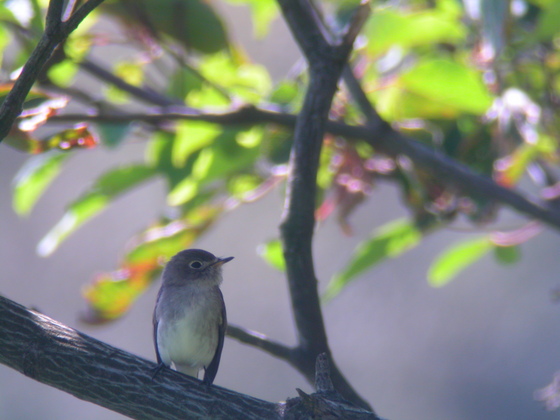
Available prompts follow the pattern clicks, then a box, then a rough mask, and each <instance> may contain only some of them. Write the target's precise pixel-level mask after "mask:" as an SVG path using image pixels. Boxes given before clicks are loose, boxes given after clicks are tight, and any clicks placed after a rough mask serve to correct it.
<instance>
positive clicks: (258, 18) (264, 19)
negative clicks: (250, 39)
mask: <svg viewBox="0 0 560 420" xmlns="http://www.w3.org/2000/svg"><path fill="white" fill-rule="evenodd" d="M227 2H228V3H232V4H246V5H248V6H249V7H250V8H251V15H252V20H253V33H254V34H255V37H256V38H264V37H265V36H266V35H267V33H268V31H269V29H270V23H271V22H272V20H273V19H274V18H275V17H276V16H277V15H278V11H279V10H278V5H277V3H276V1H274V0H227Z"/></svg>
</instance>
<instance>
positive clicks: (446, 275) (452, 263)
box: [428, 236, 494, 287]
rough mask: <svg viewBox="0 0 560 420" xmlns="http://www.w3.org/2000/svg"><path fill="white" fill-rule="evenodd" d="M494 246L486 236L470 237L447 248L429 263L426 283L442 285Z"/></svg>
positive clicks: (435, 285)
mask: <svg viewBox="0 0 560 420" xmlns="http://www.w3.org/2000/svg"><path fill="white" fill-rule="evenodd" d="M492 248H494V245H493V244H492V242H491V241H490V240H489V239H488V237H486V236H484V237H482V238H475V239H470V240H467V241H463V242H460V243H458V244H455V245H452V246H450V247H449V248H447V249H446V250H445V251H444V252H443V253H441V254H440V255H439V256H438V257H437V258H436V259H435V260H434V261H433V262H432V264H431V266H430V269H429V271H428V283H429V284H430V285H431V286H433V287H442V286H445V285H446V284H447V283H449V282H450V281H451V280H453V278H455V276H456V275H457V274H459V273H460V272H461V271H463V270H464V269H465V268H467V267H468V266H469V265H471V264H473V263H474V262H476V261H478V260H479V259H480V258H482V257H483V256H484V255H485V254H487V253H488V252H490V251H491V250H492Z"/></svg>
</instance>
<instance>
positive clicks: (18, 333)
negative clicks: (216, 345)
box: [0, 296, 376, 420]
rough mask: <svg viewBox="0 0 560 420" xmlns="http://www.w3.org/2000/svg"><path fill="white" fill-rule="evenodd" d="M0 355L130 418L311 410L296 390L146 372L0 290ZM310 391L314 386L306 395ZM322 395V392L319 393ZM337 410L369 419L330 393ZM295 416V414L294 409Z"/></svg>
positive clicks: (257, 419) (150, 366)
mask: <svg viewBox="0 0 560 420" xmlns="http://www.w3.org/2000/svg"><path fill="white" fill-rule="evenodd" d="M0 363H2V364H5V365H6V366H8V367H11V368H13V369H15V370H17V371H19V372H20V373H22V374H24V375H26V376H28V377H29V378H32V379H35V380H37V381H39V382H42V383H44V384H46V385H50V386H53V387H55V388H58V389H60V390H62V391H65V392H68V393H69V394H72V395H74V396H75V397H77V398H80V399H82V400H85V401H89V402H92V403H94V404H97V405H100V406H102V407H105V408H108V409H110V410H113V411H115V412H118V413H120V414H123V415H125V416H128V417H132V418H135V419H146V420H151V419H154V420H155V419H159V420H161V419H170V420H175V419H187V418H188V419H248V420H252V419H254V420H261V419H282V418H286V419H295V418H294V417H293V416H291V414H290V413H293V412H298V413H304V418H311V415H312V414H313V412H311V411H310V407H308V406H307V405H306V404H305V400H302V399H301V398H293V399H290V400H289V407H288V404H287V403H283V402H282V403H271V402H268V401H263V400H260V399H257V398H253V397H250V396H248V395H244V394H240V393H237V392H234V391H230V390H228V389H224V388H221V387H218V386H215V385H212V386H205V385H204V384H202V382H201V381H198V380H196V379H194V378H191V377H190V376H187V375H183V374H181V373H178V372H175V371H173V370H170V369H164V370H163V371H160V372H159V373H158V374H157V375H156V376H155V377H154V378H153V374H154V370H155V368H156V367H157V366H156V364H155V363H153V362H150V361H147V360H144V359H141V358H139V357H137V356H134V355H133V354H130V353H127V352H125V351H122V350H120V349H117V348H115V347H112V346H110V345H108V344H105V343H103V342H101V341H98V340H96V339H94V338H92V337H89V336H87V335H85V334H82V333H81V332H79V331H76V330H74V329H72V328H70V327H67V326H65V325H63V324H61V323H59V322H57V321H55V320H53V319H51V318H49V317H47V316H45V315H43V314H41V313H39V312H36V311H32V310H29V309H27V308H24V307H23V306H21V305H19V304H17V303H15V302H13V301H11V300H9V299H7V298H5V297H3V296H0ZM309 397H310V398H315V394H312V395H310V396H309ZM322 397H324V395H322ZM325 404H326V406H327V408H328V409H329V410H334V411H335V412H337V413H338V412H340V413H341V416H342V417H341V418H349V419H350V418H354V417H353V416H354V415H355V414H356V413H359V415H360V416H361V417H359V418H364V419H372V420H375V418H376V417H374V416H373V414H372V413H367V412H364V411H363V410H359V409H356V407H352V406H350V405H348V404H347V403H345V402H344V401H338V400H337V399H332V400H331V399H330V398H329V399H327V400H326V401H325ZM298 418H301V417H298Z"/></svg>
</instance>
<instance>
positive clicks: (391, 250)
mask: <svg viewBox="0 0 560 420" xmlns="http://www.w3.org/2000/svg"><path fill="white" fill-rule="evenodd" d="M420 239H422V233H421V232H420V231H419V230H418V229H417V228H416V226H414V224H413V223H412V222H411V221H409V220H405V219H400V220H394V221H392V222H390V223H387V224H386V225H383V226H381V227H380V228H378V229H377V230H376V231H375V232H374V233H373V235H372V237H371V238H370V239H368V240H366V241H364V242H362V243H360V244H359V245H358V246H357V247H356V249H355V250H354V253H353V255H352V257H351V258H350V261H349V262H348V263H347V264H346V267H344V268H343V269H342V271H340V272H338V273H336V274H335V275H334V276H333V278H332V279H331V281H330V283H329V285H328V286H327V290H326V291H325V294H324V296H323V299H325V300H330V299H332V298H333V297H335V296H337V295H338V294H339V293H340V291H341V290H342V289H343V288H344V287H345V286H346V285H347V284H348V283H349V282H350V281H351V280H353V279H354V278H356V277H357V276H358V275H359V274H361V273H363V272H364V271H366V270H368V269H371V268H372V267H373V266H375V265H376V264H379V263H380V262H381V261H384V260H385V259H387V258H395V257H397V256H399V255H401V254H403V253H404V252H406V251H408V250H409V249H411V248H413V247H415V246H416V245H417V244H418V243H419V242H420Z"/></svg>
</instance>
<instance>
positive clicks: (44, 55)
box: [0, 0, 103, 142]
mask: <svg viewBox="0 0 560 420" xmlns="http://www.w3.org/2000/svg"><path fill="white" fill-rule="evenodd" d="M102 2H103V0H88V1H87V2H86V3H85V4H84V5H83V6H82V7H80V8H79V9H78V10H77V11H76V13H74V14H73V15H72V16H71V17H70V18H69V19H68V21H67V22H62V21H61V18H62V10H63V5H64V1H63V0H51V2H50V3H49V7H48V9H47V17H46V25H45V32H43V35H42V36H41V39H40V40H39V43H38V44H37V46H36V47H35V49H34V50H33V53H31V56H30V57H29V60H27V62H26V63H25V65H24V66H23V69H22V71H21V74H20V75H19V77H18V78H17V80H16V81H15V83H14V87H13V88H12V90H11V91H10V93H9V94H8V96H7V97H6V99H5V100H4V102H3V103H2V106H1V107H0V142H1V141H2V140H4V138H5V137H6V136H7V135H8V133H9V132H10V129H11V128H12V125H13V123H14V121H15V120H16V118H17V116H18V115H19V114H21V111H22V109H23V103H24V101H25V98H27V95H28V94H29V91H30V90H31V88H32V87H33V84H34V83H35V81H36V80H37V77H38V76H39V74H40V72H41V69H42V68H43V66H44V65H45V63H46V62H47V61H48V60H49V58H50V57H51V55H52V53H53V51H54V50H55V48H56V47H57V46H58V45H59V44H60V43H61V42H62V41H63V40H64V39H65V38H66V37H67V36H68V35H69V34H70V33H71V32H72V31H73V30H74V29H76V27H77V26H78V25H79V24H80V22H81V21H82V20H83V19H84V18H85V17H86V16H87V15H88V14H89V13H90V12H91V11H92V10H93V9H95V8H96V7H97V6H98V5H99V4H101V3H102Z"/></svg>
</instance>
